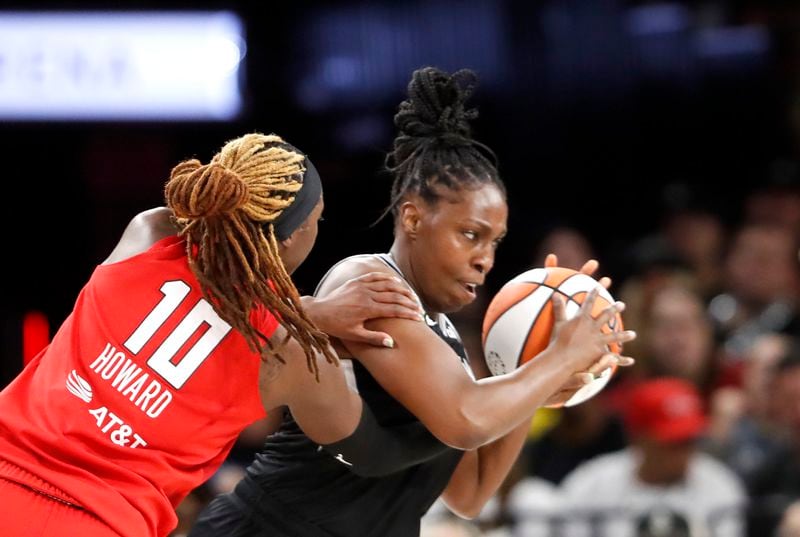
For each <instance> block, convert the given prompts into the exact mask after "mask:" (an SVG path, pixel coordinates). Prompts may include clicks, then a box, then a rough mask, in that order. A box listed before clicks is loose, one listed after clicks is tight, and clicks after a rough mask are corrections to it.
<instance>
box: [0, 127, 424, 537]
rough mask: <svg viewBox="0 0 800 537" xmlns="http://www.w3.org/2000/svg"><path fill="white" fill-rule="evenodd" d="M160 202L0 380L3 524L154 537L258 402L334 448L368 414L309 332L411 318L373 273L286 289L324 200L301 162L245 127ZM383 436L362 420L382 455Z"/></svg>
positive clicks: (258, 408) (398, 289)
mask: <svg viewBox="0 0 800 537" xmlns="http://www.w3.org/2000/svg"><path fill="white" fill-rule="evenodd" d="M166 201H167V205H168V209H167V208H161V209H154V210H151V211H147V212H145V213H142V214H141V215H139V216H137V217H136V218H135V219H134V220H133V221H132V222H131V224H130V225H129V226H128V228H127V229H126V230H125V232H124V234H123V236H122V239H121V240H120V242H119V244H118V246H117V247H116V248H115V249H114V251H113V252H112V253H111V255H110V257H109V258H108V259H106V260H105V262H103V263H102V264H101V265H99V266H98V267H97V268H96V269H95V271H94V273H93V274H92V275H91V277H90V279H89V281H88V283H87V284H86V285H85V287H84V288H83V290H82V291H81V293H80V295H79V296H78V298H77V301H76V303H75V307H74V309H73V311H72V313H71V314H70V315H69V316H68V318H67V319H66V320H65V322H64V323H63V325H62V326H61V327H60V328H59V329H58V332H57V333H56V334H55V336H54V338H53V341H52V343H51V344H50V345H49V346H48V348H46V349H45V350H43V351H42V352H41V353H40V354H39V355H38V356H37V357H36V358H35V359H34V360H33V361H32V362H31V363H30V364H29V365H28V366H27V367H26V368H25V369H24V370H23V371H22V373H21V374H20V375H19V376H18V377H17V378H16V379H15V380H14V381H13V382H12V383H11V384H10V385H9V386H8V387H6V388H5V389H4V390H3V391H2V392H0V495H1V497H2V501H0V535H3V537H22V536H25V537H27V536H38V537H45V536H54V537H55V536H58V537H72V536H80V537H101V536H102V537H111V536H113V537H150V536H152V537H156V536H158V537H161V536H165V535H167V534H168V533H169V532H170V531H171V530H172V528H173V527H174V526H175V522H176V517H175V513H174V508H175V506H176V505H177V504H178V503H179V502H180V501H181V500H182V499H183V498H184V496H185V495H186V494H187V493H189V492H190V491H191V490H192V489H193V488H195V487H196V486H198V485H200V484H201V483H202V482H204V481H205V480H206V479H208V478H209V477H210V476H211V475H212V473H214V471H215V470H216V469H217V467H218V466H219V465H220V463H221V462H222V461H223V459H224V457H225V456H226V454H227V453H228V451H229V450H230V448H231V446H232V445H233V443H234V441H235V440H236V438H237V436H238V433H239V432H240V431H241V430H242V429H243V428H244V427H245V426H247V425H248V424H250V423H251V422H253V421H254V420H257V419H259V418H262V417H264V416H265V409H271V408H274V407H278V406H288V407H289V408H291V410H292V412H293V413H294V414H295V416H296V417H297V419H298V422H299V423H300V424H301V426H302V427H303V428H304V430H305V431H306V433H307V434H308V435H309V437H311V438H314V439H315V441H316V442H318V443H319V444H321V445H325V446H327V445H331V444H334V445H336V449H337V453H340V452H342V450H345V452H346V449H347V447H348V444H347V440H348V439H349V438H351V437H352V436H354V435H356V434H357V433H358V432H359V431H361V430H362V429H363V428H364V427H368V426H371V425H372V423H373V422H372V421H370V414H369V409H368V407H366V406H362V401H361V399H360V398H359V397H358V395H356V394H355V393H354V392H352V391H350V389H349V388H348V387H347V384H346V381H345V378H344V375H343V373H342V370H341V369H339V368H338V367H337V362H336V357H335V354H334V353H333V351H332V349H331V348H330V346H329V345H328V339H327V336H326V335H325V334H324V333H323V332H322V331H320V330H321V329H322V330H327V331H329V332H330V333H331V334H333V335H336V336H338V337H354V336H355V337H357V338H359V339H362V340H366V341H368V342H370V343H375V338H377V342H378V343H380V342H382V341H384V340H385V339H386V337H387V335H386V334H384V333H380V332H369V331H368V330H367V329H366V328H364V326H363V323H364V321H365V320H367V319H368V318H371V317H374V316H383V315H398V316H401V317H405V318H410V319H417V320H419V317H420V313H419V309H418V306H417V304H416V302H415V301H413V300H412V299H411V298H410V296H409V293H408V292H407V291H406V289H405V287H404V286H403V285H401V284H400V283H399V281H398V280H397V279H393V278H391V277H387V276H385V275H380V274H370V275H367V276H365V277H363V278H359V279H355V280H354V281H351V282H349V283H348V284H347V286H348V289H346V290H345V291H344V292H342V293H340V294H339V295H338V296H335V297H331V299H330V300H328V299H327V298H326V299H301V298H300V297H299V296H298V293H297V291H296V289H295V287H294V285H293V283H292V281H291V279H290V277H289V274H291V272H292V271H293V270H294V269H295V268H296V267H297V266H298V265H299V264H300V263H302V262H303V260H304V259H305V257H306V256H307V254H308V253H309V251H310V250H311V248H312V246H313V244H314V241H315V240H316V236H317V222H318V220H319V218H320V214H321V213H322V209H323V201H322V191H321V184H320V179H319V176H318V175H317V173H316V171H315V169H314V167H313V165H312V164H311V162H310V161H309V160H308V159H307V158H306V157H305V156H304V155H303V154H302V153H300V152H299V151H298V150H296V149H295V148H294V147H292V146H290V145H289V144H287V143H285V142H284V141H283V140H282V139H281V138H279V137H277V136H274V135H270V136H265V135H262V134H258V133H255V134H248V135H245V136H242V137H240V138H237V139H235V140H233V141H231V142H229V143H227V144H226V145H225V146H224V147H223V148H222V149H221V150H220V151H219V153H217V154H216V155H215V156H214V158H213V159H212V160H211V162H209V163H208V164H201V163H200V162H199V161H197V160H188V161H184V162H182V163H180V164H179V165H177V166H176V167H175V168H174V169H173V170H172V173H171V177H170V179H169V181H168V183H167V185H166ZM173 216H174V218H173ZM301 302H302V306H301ZM388 344H391V341H389V342H388ZM332 402H335V406H334V405H333V404H332ZM381 432H382V430H381V429H380V428H377V427H372V428H371V429H370V434H371V437H372V438H377V439H378V441H379V444H378V445H380V441H381V440H385V441H386V442H388V444H386V446H385V447H386V448H388V449H389V450H390V451H391V449H392V444H391V442H392V441H393V439H394V437H393V436H391V435H390V434H389V435H386V436H381ZM376 434H377V435H378V436H377V437H376V436H375V435H376ZM404 441H405V440H404ZM381 449H383V447H381ZM357 455H358V454H354V455H350V454H347V456H348V457H351V456H352V457H357Z"/></svg>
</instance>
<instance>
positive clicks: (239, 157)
mask: <svg viewBox="0 0 800 537" xmlns="http://www.w3.org/2000/svg"><path fill="white" fill-rule="evenodd" d="M304 161H305V156H304V155H303V154H301V153H300V152H299V151H297V150H296V149H295V148H294V147H292V146H291V145H289V144H287V143H286V142H284V141H283V139H281V138H280V137H279V136H276V135H274V134H271V135H264V134H260V133H253V134H246V135H244V136H241V137H239V138H236V139H235V140H231V141H230V142H228V143H227V144H225V146H224V147H223V148H222V149H221V150H220V151H219V153H217V154H216V155H214V158H212V159H211V162H210V163H208V164H201V163H200V161H199V160H197V159H191V160H185V161H183V162H181V163H180V164H178V165H177V166H175V168H173V169H172V173H171V174H170V179H169V181H168V182H167V185H166V188H165V193H166V202H167V205H168V206H169V207H170V208H171V209H172V211H173V213H174V215H175V221H176V223H177V225H178V228H179V229H180V234H181V236H183V238H184V240H185V241H186V253H187V256H188V258H189V266H190V268H191V270H192V272H193V273H194V275H195V276H196V277H197V279H198V281H199V282H200V287H201V289H202V292H203V296H204V297H205V298H206V299H207V300H208V301H209V302H210V303H211V304H213V305H214V309H215V310H216V311H217V313H218V314H219V315H220V317H222V318H223V319H225V321H226V322H228V323H229V324H230V325H231V326H232V327H233V328H235V329H236V330H238V331H239V332H240V333H241V334H242V335H243V336H244V338H245V340H246V341H247V343H248V345H249V347H250V348H251V349H252V350H253V351H255V352H258V353H259V354H261V356H262V359H264V360H266V355H265V354H266V352H267V351H268V350H269V351H273V354H274V355H275V357H276V358H277V359H278V360H279V361H280V362H282V363H285V362H284V360H283V358H281V356H280V355H279V354H278V351H279V348H277V347H276V346H275V345H274V344H273V342H271V341H270V340H269V338H267V337H266V336H264V334H262V333H261V332H259V331H258V330H257V329H256V328H255V327H253V325H252V324H251V322H250V315H251V313H252V312H253V309H254V308H255V307H257V306H259V305H263V306H265V307H266V308H267V309H268V310H269V311H270V312H272V313H274V314H275V317H276V319H277V320H278V322H279V323H280V324H281V325H282V326H283V327H284V328H285V329H286V331H287V332H288V337H292V338H294V339H296V340H297V341H298V342H299V343H300V345H301V346H302V348H303V350H304V351H305V354H306V360H307V362H308V368H309V371H311V372H312V373H314V375H315V376H316V377H317V378H319V370H318V367H317V363H316V359H315V356H316V354H315V352H314V350H317V351H319V352H321V353H323V354H324V355H325V358H326V359H327V360H328V362H331V363H335V362H336V356H335V355H334V354H333V352H332V350H331V348H330V346H329V345H328V337H327V336H326V335H325V334H324V333H323V332H321V331H320V330H319V329H317V327H316V326H314V323H313V322H311V320H310V319H309V318H308V316H307V315H306V313H305V312H304V311H303V309H302V307H301V305H300V296H299V294H298V292H297V289H296V288H295V286H294V283H293V282H292V280H291V278H290V277H289V275H288V274H287V272H286V268H285V267H284V265H283V261H281V258H280V256H279V255H278V241H277V239H276V237H275V229H274V225H273V224H274V222H275V220H276V219H277V218H278V217H279V216H280V215H281V214H282V213H283V211H284V210H285V209H286V208H287V207H289V206H290V205H291V204H292V202H293V201H294V199H295V195H296V193H297V192H298V191H299V190H300V188H301V187H302V186H303V177H304V172H305V171H306V168H305V166H304ZM284 343H285V341H283V342H281V345H283V344H284Z"/></svg>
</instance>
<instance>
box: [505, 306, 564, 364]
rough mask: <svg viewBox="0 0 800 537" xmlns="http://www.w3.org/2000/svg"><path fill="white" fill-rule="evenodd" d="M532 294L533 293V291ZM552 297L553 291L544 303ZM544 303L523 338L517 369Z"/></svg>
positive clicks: (518, 354)
mask: <svg viewBox="0 0 800 537" xmlns="http://www.w3.org/2000/svg"><path fill="white" fill-rule="evenodd" d="M531 294H532V293H531ZM562 294H563V293H562ZM552 298H553V293H550V296H549V297H548V298H547V300H546V301H545V304H544V305H547V302H548V301H549V300H550V299H552ZM544 305H543V306H542V307H541V308H539V311H537V312H536V317H534V318H533V321H531V325H530V326H529V327H528V331H527V332H526V334H525V339H523V340H522V348H521V349H520V350H519V352H518V353H517V363H516V364H514V368H515V369H516V368H517V367H519V361H520V359H521V358H522V353H523V352H524V351H525V345H526V344H527V343H528V338H530V337H531V331H533V327H534V326H535V325H536V321H538V320H539V316H540V315H541V314H542V312H543V311H544ZM506 311H508V310H506ZM553 321H554V322H555V316H553ZM546 348H547V347H546V346H545V349H546ZM542 350H544V349H542ZM531 358H533V357H532V356H531Z"/></svg>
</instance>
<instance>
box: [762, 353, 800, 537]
mask: <svg viewBox="0 0 800 537" xmlns="http://www.w3.org/2000/svg"><path fill="white" fill-rule="evenodd" d="M768 393H769V402H768V405H767V410H768V413H769V416H770V418H771V419H772V420H773V422H774V428H773V429H772V438H773V439H775V440H776V441H777V442H779V446H780V447H779V449H778V451H777V452H776V453H774V454H772V455H771V456H770V457H768V458H767V459H766V460H765V461H764V464H763V466H762V467H761V468H760V469H758V470H757V471H756V472H754V477H753V480H752V484H751V486H750V495H751V499H752V501H753V505H754V509H753V512H752V517H751V521H750V522H751V524H750V526H751V531H750V534H751V535H753V536H755V535H771V534H772V532H773V531H775V528H776V526H777V524H778V521H779V519H780V516H781V515H782V513H783V512H784V511H785V510H786V509H787V508H788V507H789V505H790V504H791V503H792V502H793V501H795V500H796V499H798V498H800V345H798V343H797V340H794V341H793V343H792V346H791V348H790V350H789V351H788V352H787V353H786V355H785V356H784V357H783V358H782V359H781V361H780V362H779V363H778V365H777V366H776V369H775V374H774V376H773V378H772V381H771V382H770V383H769V390H768Z"/></svg>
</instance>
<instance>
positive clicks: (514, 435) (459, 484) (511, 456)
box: [442, 421, 530, 518]
mask: <svg viewBox="0 0 800 537" xmlns="http://www.w3.org/2000/svg"><path fill="white" fill-rule="evenodd" d="M529 427H530V422H529V421H525V422H523V423H522V424H520V425H519V426H517V427H516V428H515V429H514V430H512V431H511V432H510V433H509V434H507V435H506V436H504V437H502V438H500V439H498V440H495V441H494V442H492V443H491V444H487V445H485V446H483V447H481V448H478V449H477V450H473V451H469V452H467V453H465V454H464V458H463V459H462V460H461V462H460V463H459V465H458V467H457V468H456V471H455V472H454V473H453V476H452V478H451V479H450V482H449V483H448V485H447V488H446V489H445V491H444V492H443V493H442V500H443V501H444V502H445V504H446V505H447V507H448V508H449V509H450V510H451V511H452V512H453V513H455V514H457V515H459V516H461V517H463V518H475V517H476V516H478V514H479V513H480V512H481V509H483V506H484V505H486V502H487V501H489V499H490V498H491V497H492V496H493V495H494V494H495V493H496V492H497V490H498V489H499V488H500V485H501V484H502V483H503V481H504V480H505V479H506V478H507V477H508V473H509V471H510V470H511V467H512V466H513V465H514V463H515V462H516V460H517V458H518V457H519V453H520V451H521V450H522V446H523V445H524V443H525V438H526V436H527V434H528V429H529Z"/></svg>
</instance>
